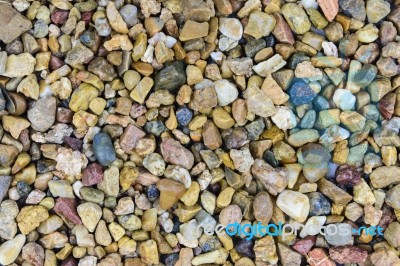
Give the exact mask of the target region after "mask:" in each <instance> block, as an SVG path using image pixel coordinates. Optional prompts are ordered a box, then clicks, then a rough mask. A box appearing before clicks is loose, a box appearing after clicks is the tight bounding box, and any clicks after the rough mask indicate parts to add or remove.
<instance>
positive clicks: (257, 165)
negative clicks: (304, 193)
mask: <svg viewBox="0 0 400 266" xmlns="http://www.w3.org/2000/svg"><path fill="white" fill-rule="evenodd" d="M251 172H252V174H253V175H254V176H255V177H256V178H257V179H258V180H259V181H260V182H261V184H262V185H263V186H264V187H265V189H266V190H267V191H268V192H269V193H270V194H272V195H277V194H278V193H281V192H282V191H283V190H284V189H285V188H286V186H287V184H288V177H287V170H286V169H285V168H273V167H272V166H271V165H269V164H268V163H266V162H265V161H264V160H261V159H256V160H255V161H254V164H253V165H252V167H251Z"/></svg>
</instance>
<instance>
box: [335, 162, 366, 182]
mask: <svg viewBox="0 0 400 266" xmlns="http://www.w3.org/2000/svg"><path fill="white" fill-rule="evenodd" d="M336 182H337V183H339V184H344V185H349V186H355V185H357V184H359V183H360V182H361V173H360V172H358V171H357V170H356V169H354V168H352V167H350V166H347V165H341V166H339V168H338V169H337V170H336Z"/></svg>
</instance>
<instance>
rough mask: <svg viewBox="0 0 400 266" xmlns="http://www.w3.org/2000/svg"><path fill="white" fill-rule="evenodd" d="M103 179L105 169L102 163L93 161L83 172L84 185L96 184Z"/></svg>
mask: <svg viewBox="0 0 400 266" xmlns="http://www.w3.org/2000/svg"><path fill="white" fill-rule="evenodd" d="M101 181H103V169H102V168H101V165H100V164H97V163H92V164H91V165H89V166H88V167H86V168H85V169H84V170H83V172H82V184H83V185H84V186H92V185H96V184H98V183H100V182H101Z"/></svg>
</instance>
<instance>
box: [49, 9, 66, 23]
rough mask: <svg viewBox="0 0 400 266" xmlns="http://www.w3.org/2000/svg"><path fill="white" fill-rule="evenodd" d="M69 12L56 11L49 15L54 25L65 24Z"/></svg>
mask: <svg viewBox="0 0 400 266" xmlns="http://www.w3.org/2000/svg"><path fill="white" fill-rule="evenodd" d="M68 14H69V11H66V10H61V9H56V10H55V11H54V12H53V14H51V21H52V22H53V23H55V24H59V25H60V24H64V23H65V22H67V19H68Z"/></svg>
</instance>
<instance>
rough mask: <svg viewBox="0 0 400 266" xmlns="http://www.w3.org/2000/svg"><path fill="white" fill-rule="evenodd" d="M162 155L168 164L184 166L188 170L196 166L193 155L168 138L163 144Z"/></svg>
mask: <svg viewBox="0 0 400 266" xmlns="http://www.w3.org/2000/svg"><path fill="white" fill-rule="evenodd" d="M161 154H162V155H163V157H164V160H165V161H166V162H167V163H171V164H175V165H179V166H182V167H183V168H185V169H187V170H190V169H191V168H192V166H193V164H194V157H193V154H192V153H191V152H190V151H189V150H187V149H186V148H184V147H183V146H182V145H181V144H180V143H179V142H178V141H176V140H174V139H172V138H167V139H165V140H164V141H163V142H162V143H161Z"/></svg>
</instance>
